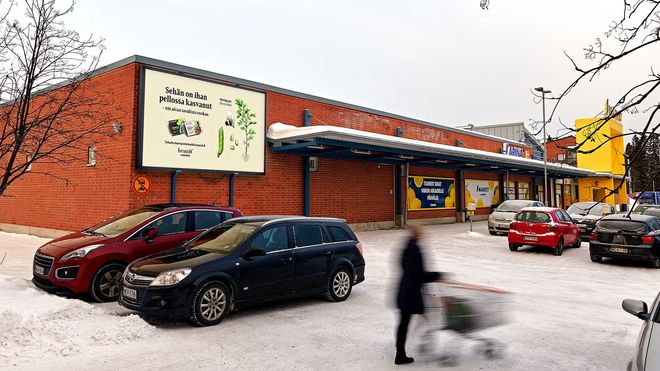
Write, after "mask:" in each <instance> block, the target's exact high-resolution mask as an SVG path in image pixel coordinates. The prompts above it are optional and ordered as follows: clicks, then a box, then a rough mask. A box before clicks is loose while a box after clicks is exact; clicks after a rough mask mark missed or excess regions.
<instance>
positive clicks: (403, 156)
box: [399, 155, 415, 160]
mask: <svg viewBox="0 0 660 371" xmlns="http://www.w3.org/2000/svg"><path fill="white" fill-rule="evenodd" d="M399 158H402V159H404V160H414V159H415V158H414V157H413V156H409V155H399Z"/></svg>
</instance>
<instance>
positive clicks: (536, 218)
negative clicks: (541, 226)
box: [516, 211, 552, 223]
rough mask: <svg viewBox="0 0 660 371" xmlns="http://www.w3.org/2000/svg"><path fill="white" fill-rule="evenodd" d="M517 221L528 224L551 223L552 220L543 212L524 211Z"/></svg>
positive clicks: (517, 217) (517, 216) (519, 214)
mask: <svg viewBox="0 0 660 371" xmlns="http://www.w3.org/2000/svg"><path fill="white" fill-rule="evenodd" d="M516 220H517V221H520V222H526V223H550V222H551V221H552V218H551V217H550V215H548V213H545V212H543V211H523V212H521V213H518V215H516Z"/></svg>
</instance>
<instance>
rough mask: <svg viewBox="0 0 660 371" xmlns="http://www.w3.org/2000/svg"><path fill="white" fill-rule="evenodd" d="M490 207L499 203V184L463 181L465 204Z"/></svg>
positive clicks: (471, 180)
mask: <svg viewBox="0 0 660 371" xmlns="http://www.w3.org/2000/svg"><path fill="white" fill-rule="evenodd" d="M471 202H474V203H475V204H476V205H477V207H490V206H492V205H496V204H499V203H500V189H499V182H498V181H495V180H476V179H465V203H466V205H467V204H469V203H471Z"/></svg>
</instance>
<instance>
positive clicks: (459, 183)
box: [454, 169, 465, 222]
mask: <svg viewBox="0 0 660 371" xmlns="http://www.w3.org/2000/svg"><path fill="white" fill-rule="evenodd" d="M454 190H455V191H456V213H457V214H459V213H460V214H463V215H462V216H458V215H457V217H459V218H460V222H463V216H464V215H465V210H464V206H463V192H464V186H463V170H460V169H459V170H456V183H455V184H454Z"/></svg>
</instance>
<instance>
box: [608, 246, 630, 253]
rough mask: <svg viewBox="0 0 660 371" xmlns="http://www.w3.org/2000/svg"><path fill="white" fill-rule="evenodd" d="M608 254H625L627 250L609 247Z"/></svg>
mask: <svg viewBox="0 0 660 371" xmlns="http://www.w3.org/2000/svg"><path fill="white" fill-rule="evenodd" d="M610 252H618V253H621V254H627V253H628V249H624V248H623V247H610Z"/></svg>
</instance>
